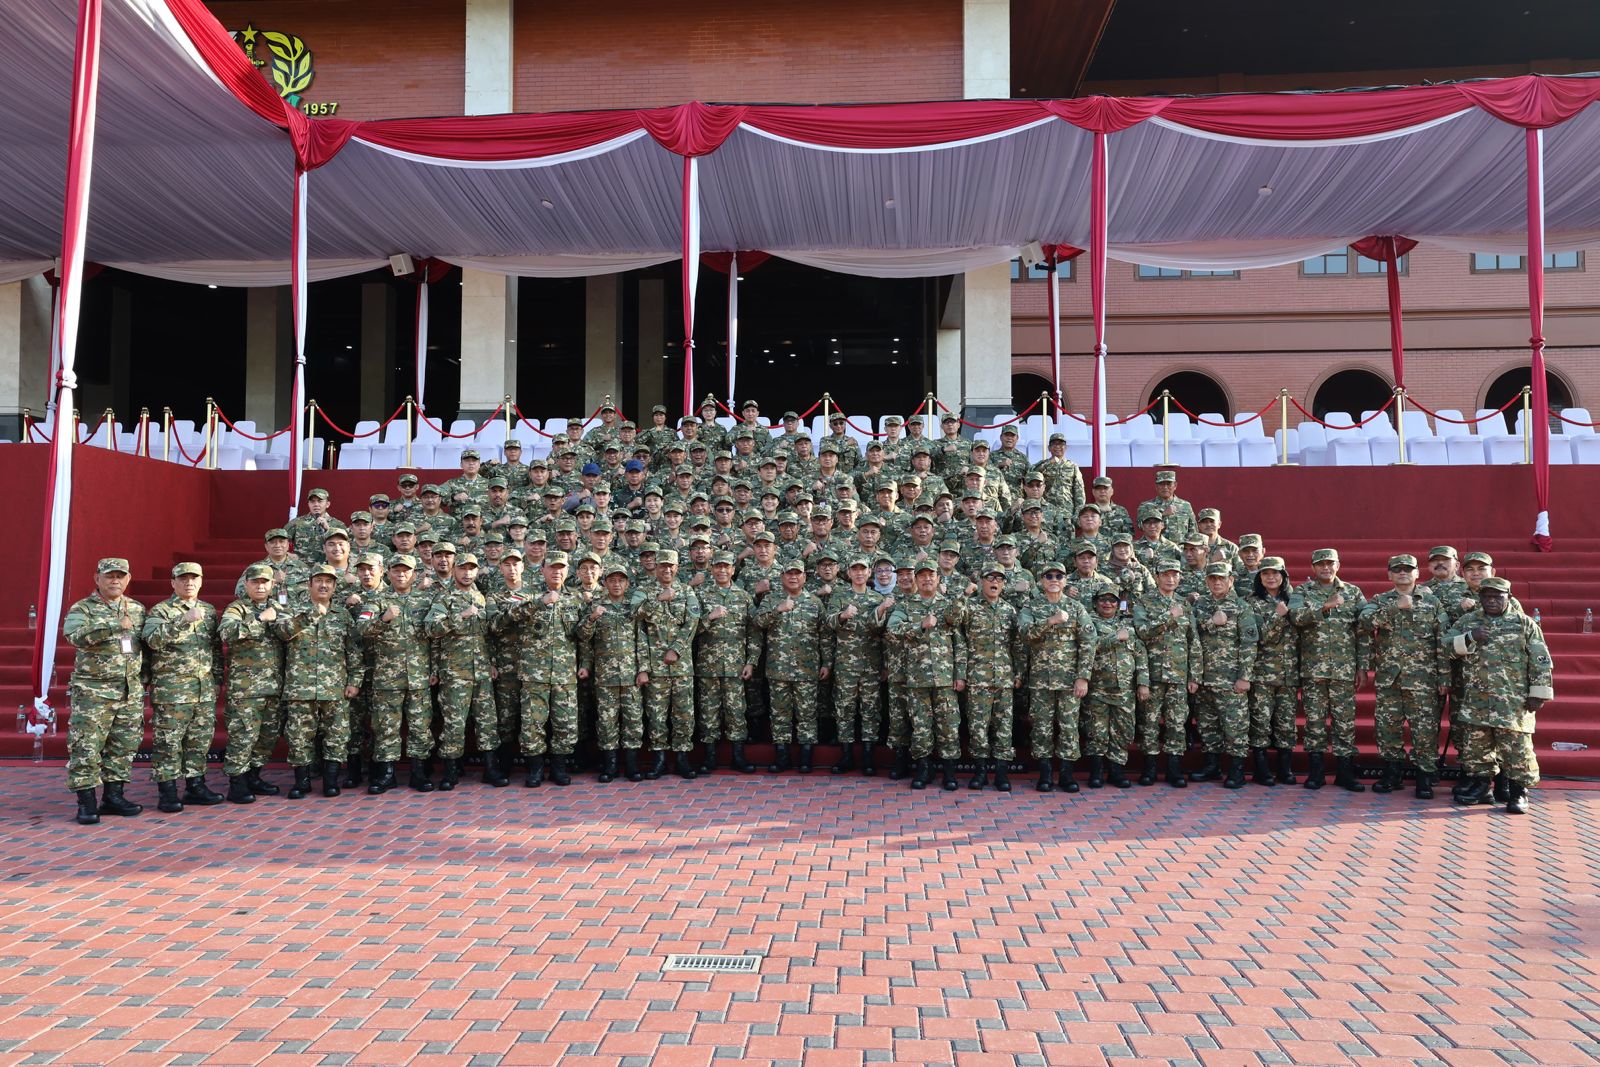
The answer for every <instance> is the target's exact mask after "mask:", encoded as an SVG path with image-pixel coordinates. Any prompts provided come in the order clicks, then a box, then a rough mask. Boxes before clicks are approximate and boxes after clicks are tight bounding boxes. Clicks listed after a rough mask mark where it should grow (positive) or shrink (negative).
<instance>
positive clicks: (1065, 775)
mask: <svg viewBox="0 0 1600 1067" xmlns="http://www.w3.org/2000/svg"><path fill="white" fill-rule="evenodd" d="M1072 773H1073V761H1072V760H1069V759H1064V760H1062V761H1061V791H1062V792H1063V793H1076V792H1077V791H1078V782H1077V779H1075V778H1073V777H1072Z"/></svg>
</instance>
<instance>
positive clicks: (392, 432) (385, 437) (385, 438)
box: [376, 414, 420, 448]
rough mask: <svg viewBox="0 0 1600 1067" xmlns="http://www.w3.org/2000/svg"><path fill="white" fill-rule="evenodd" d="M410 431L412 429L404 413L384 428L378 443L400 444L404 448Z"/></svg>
mask: <svg viewBox="0 0 1600 1067" xmlns="http://www.w3.org/2000/svg"><path fill="white" fill-rule="evenodd" d="M419 421H420V420H419ZM410 433H411V430H410V428H409V427H407V426H406V419H405V416H404V415H403V414H402V415H401V416H400V418H398V419H395V420H394V421H393V422H391V423H390V424H389V425H387V426H385V427H384V428H383V433H382V434H380V435H379V440H378V441H377V442H376V443H377V444H384V445H399V446H400V447H401V448H404V447H405V444H406V437H407V436H408V435H409V434H410Z"/></svg>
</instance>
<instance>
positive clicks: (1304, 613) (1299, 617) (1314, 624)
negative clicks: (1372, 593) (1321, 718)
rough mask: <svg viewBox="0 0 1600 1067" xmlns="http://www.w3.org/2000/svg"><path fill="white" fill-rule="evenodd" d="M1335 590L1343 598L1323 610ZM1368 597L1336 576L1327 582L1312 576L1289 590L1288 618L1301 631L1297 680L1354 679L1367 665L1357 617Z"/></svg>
mask: <svg viewBox="0 0 1600 1067" xmlns="http://www.w3.org/2000/svg"><path fill="white" fill-rule="evenodd" d="M1335 593H1337V594H1338V595H1339V596H1340V598H1341V599H1342V600H1343V601H1344V602H1343V603H1342V604H1341V605H1340V606H1339V607H1337V608H1334V609H1332V610H1329V611H1323V610H1322V608H1323V605H1324V604H1326V603H1327V602H1328V601H1329V600H1331V599H1332V598H1333V596H1334V594H1335ZM1366 602H1367V598H1366V597H1365V596H1363V595H1362V593H1361V590H1360V589H1359V588H1357V587H1356V586H1353V585H1351V584H1350V583H1349V582H1346V581H1342V580H1341V579H1339V578H1338V577H1335V578H1334V580H1333V581H1332V582H1331V583H1329V584H1328V585H1321V584H1319V583H1318V582H1317V581H1316V580H1315V579H1312V580H1311V581H1309V582H1302V583H1301V584H1300V585H1297V586H1295V589H1294V592H1293V593H1291V594H1289V618H1290V619H1292V620H1293V621H1294V625H1295V629H1297V630H1299V631H1300V680H1301V681H1302V682H1307V681H1340V682H1349V681H1354V680H1355V679H1356V677H1357V675H1358V673H1359V672H1360V671H1363V670H1365V669H1366V661H1367V641H1366V638H1365V637H1363V636H1361V633H1360V628H1359V627H1357V625H1356V620H1357V619H1359V618H1360V617H1361V609H1362V607H1364V606H1365V605H1366Z"/></svg>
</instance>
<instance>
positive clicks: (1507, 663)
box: [1445, 578, 1555, 815]
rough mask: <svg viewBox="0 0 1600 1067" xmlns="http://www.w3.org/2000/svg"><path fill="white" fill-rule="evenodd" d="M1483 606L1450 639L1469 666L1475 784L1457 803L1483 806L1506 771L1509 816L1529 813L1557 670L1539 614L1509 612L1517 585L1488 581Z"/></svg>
mask: <svg viewBox="0 0 1600 1067" xmlns="http://www.w3.org/2000/svg"><path fill="white" fill-rule="evenodd" d="M1478 596H1479V599H1480V601H1481V602H1482V603H1481V606H1480V607H1479V608H1478V609H1477V610H1475V611H1472V612H1469V613H1467V614H1466V615H1465V616H1463V617H1462V618H1461V619H1460V620H1459V621H1458V622H1457V623H1456V625H1455V627H1454V628H1453V629H1451V631H1450V632H1449V633H1448V634H1446V635H1445V642H1446V645H1447V647H1448V648H1449V651H1450V654H1451V655H1452V656H1455V657H1456V658H1458V659H1461V660H1462V661H1463V667H1464V669H1463V688H1464V689H1465V697H1464V699H1463V700H1462V704H1461V724H1462V727H1463V728H1464V730H1465V733H1466V737H1465V738H1464V739H1463V740H1462V745H1461V748H1462V773H1463V774H1465V775H1466V776H1467V778H1468V779H1469V781H1470V784H1469V785H1468V786H1467V788H1465V789H1464V790H1463V791H1462V792H1461V794H1460V795H1459V796H1458V797H1457V798H1456V799H1457V802H1458V803H1461V804H1480V803H1483V802H1484V801H1485V800H1486V798H1487V797H1488V796H1489V791H1490V785H1489V778H1490V776H1491V775H1492V774H1493V773H1494V769H1495V768H1496V767H1497V766H1498V767H1501V768H1503V769H1504V772H1505V774H1506V777H1507V796H1506V811H1507V812H1509V813H1511V814H1513V815H1526V814H1527V812H1528V790H1529V789H1531V788H1532V787H1533V786H1535V785H1538V784H1539V761H1538V759H1537V757H1535V756H1534V753H1533V732H1534V728H1535V727H1534V717H1535V715H1537V713H1538V711H1539V709H1540V708H1541V707H1543V706H1544V704H1545V702H1546V701H1548V700H1553V699H1554V698H1555V690H1554V689H1553V688H1551V679H1552V676H1553V674H1554V671H1555V667H1554V665H1553V664H1552V662H1551V660H1550V650H1549V648H1548V647H1547V646H1546V645H1545V640H1544V633H1543V631H1542V630H1541V629H1540V628H1539V624H1538V623H1537V622H1535V621H1534V620H1533V618H1532V616H1529V615H1525V614H1523V613H1522V612H1512V611H1511V610H1509V602H1510V600H1511V583H1510V582H1508V581H1506V580H1505V579H1504V578H1486V579H1484V580H1483V582H1482V583H1480V585H1479V587H1478Z"/></svg>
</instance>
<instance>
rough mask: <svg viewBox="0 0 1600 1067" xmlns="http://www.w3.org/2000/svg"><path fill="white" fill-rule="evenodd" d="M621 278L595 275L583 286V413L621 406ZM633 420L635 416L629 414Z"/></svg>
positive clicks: (612, 275)
mask: <svg viewBox="0 0 1600 1067" xmlns="http://www.w3.org/2000/svg"><path fill="white" fill-rule="evenodd" d="M621 282H622V275H620V274H596V275H593V276H592V277H589V278H586V279H584V286H583V302H584V315H583V410H585V411H593V410H594V409H595V408H597V407H599V406H600V403H601V401H603V400H604V399H605V398H606V397H608V396H609V397H611V400H612V402H613V403H615V404H621V403H622V344H621V341H622V284H621ZM628 414H629V415H630V416H632V417H633V418H635V419H638V417H639V416H638V415H637V414H636V413H634V412H632V411H630V412H629V413H628Z"/></svg>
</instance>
